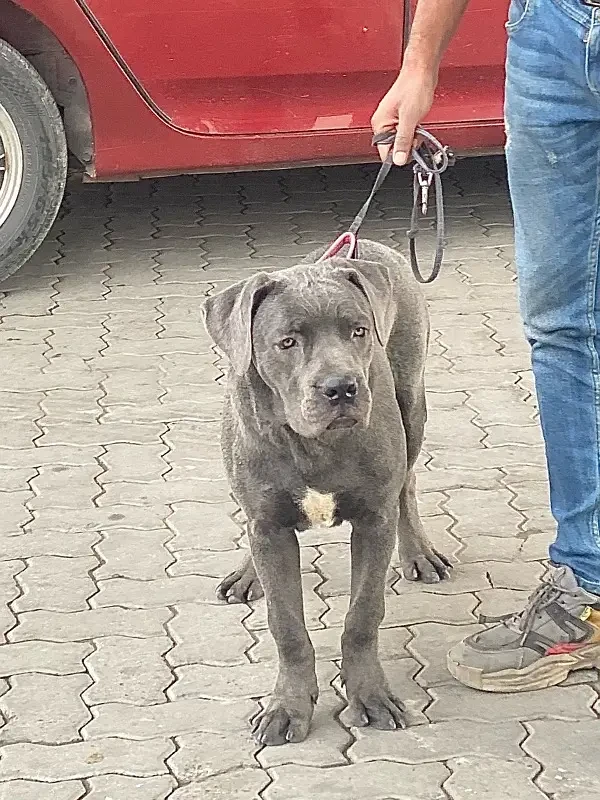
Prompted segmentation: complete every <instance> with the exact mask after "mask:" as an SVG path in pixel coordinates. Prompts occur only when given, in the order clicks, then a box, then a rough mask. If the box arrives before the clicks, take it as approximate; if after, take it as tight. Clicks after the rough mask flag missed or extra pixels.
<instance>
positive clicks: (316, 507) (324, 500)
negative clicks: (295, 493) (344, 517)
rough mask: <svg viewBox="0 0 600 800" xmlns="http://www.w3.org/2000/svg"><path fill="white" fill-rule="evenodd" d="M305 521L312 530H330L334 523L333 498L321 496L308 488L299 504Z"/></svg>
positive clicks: (329, 495) (326, 495)
mask: <svg viewBox="0 0 600 800" xmlns="http://www.w3.org/2000/svg"><path fill="white" fill-rule="evenodd" d="M300 505H301V507H302V511H303V513H304V516H305V517H306V519H307V520H308V521H309V522H310V524H311V525H312V526H313V527H314V528H332V527H333V524H334V521H335V508H336V504H335V496H334V495H333V494H321V492H316V491H315V490H314V489H311V488H310V487H309V488H308V489H307V490H306V492H305V493H304V497H303V498H302V501H301V503H300Z"/></svg>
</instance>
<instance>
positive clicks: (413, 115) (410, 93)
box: [371, 69, 437, 166]
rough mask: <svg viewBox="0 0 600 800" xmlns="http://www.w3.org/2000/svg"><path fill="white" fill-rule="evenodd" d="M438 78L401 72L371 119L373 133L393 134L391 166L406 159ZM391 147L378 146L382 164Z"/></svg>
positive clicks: (430, 75) (406, 71)
mask: <svg viewBox="0 0 600 800" xmlns="http://www.w3.org/2000/svg"><path fill="white" fill-rule="evenodd" d="M436 83H437V75H433V74H431V73H429V72H423V71H420V70H414V69H411V70H409V69H403V70H402V71H401V72H400V75H399V76H398V78H397V79H396V80H395V81H394V83H393V84H392V86H391V88H390V90H389V91H388V92H387V94H386V95H385V96H384V97H383V99H382V100H381V102H380V103H379V105H378V106H377V110H376V111H375V113H374V114H373V116H372V117H371V127H372V128H373V132H374V133H383V132H384V131H393V130H395V131H396V138H395V141H394V144H393V148H394V164H397V165H398V166H402V164H406V162H407V161H408V159H409V156H410V151H411V148H412V147H413V144H414V143H415V128H416V127H417V125H419V124H420V123H421V122H422V120H423V118H424V117H426V116H427V114H428V113H429V110H430V108H431V106H432V104H433V93H434V91H435V85H436ZM390 147H392V145H378V149H379V155H380V156H381V160H382V161H385V159H386V158H387V156H388V153H389V151H390Z"/></svg>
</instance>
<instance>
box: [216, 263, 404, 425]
mask: <svg viewBox="0 0 600 800" xmlns="http://www.w3.org/2000/svg"><path fill="white" fill-rule="evenodd" d="M204 319H205V324H206V328H207V330H208V333H209V334H210V336H211V337H212V339H213V341H214V342H215V344H216V345H217V346H218V347H219V348H220V349H221V350H222V351H223V352H224V353H225V355H226V356H227V357H228V358H229V361H230V362H231V365H232V367H233V369H234V370H235V372H236V373H237V374H238V375H244V374H245V373H246V372H247V371H248V370H249V369H251V368H254V369H256V372H257V373H258V375H259V376H260V378H261V379H262V381H264V383H265V384H266V385H267V386H268V387H269V389H270V390H271V392H272V393H273V395H274V397H275V402H274V404H273V405H274V407H275V408H277V409H280V415H281V416H282V417H283V419H282V421H283V422H286V423H287V424H288V425H289V426H290V428H292V430H294V431H296V433H298V434H299V435H301V436H306V437H310V438H315V437H318V436H321V435H323V434H324V433H325V432H327V431H334V430H347V429H351V428H354V427H355V426H357V427H362V428H364V427H366V426H367V425H368V424H369V418H370V413H371V391H370V389H369V369H370V365H371V361H372V358H373V353H374V349H375V348H376V347H385V345H386V344H387V340H388V338H389V335H390V332H391V328H392V325H393V322H394V308H393V303H392V291H391V278H390V274H389V271H388V269H387V267H385V266H383V265H380V264H377V263H374V262H368V261H359V260H348V259H333V260H331V261H327V262H324V263H323V264H316V265H309V266H300V267H293V268H291V269H287V270H281V271H280V272H276V273H273V274H271V275H268V274H266V273H262V272H261V273H258V274H255V275H253V276H252V277H251V278H248V279H247V280H245V281H242V282H240V283H236V284H234V285H233V286H230V287H229V288H228V289H225V290H224V291H222V292H220V293H219V294H217V295H215V296H214V297H210V298H208V300H207V301H206V303H205V306H204Z"/></svg>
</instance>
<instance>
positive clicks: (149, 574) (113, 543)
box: [94, 528, 173, 581]
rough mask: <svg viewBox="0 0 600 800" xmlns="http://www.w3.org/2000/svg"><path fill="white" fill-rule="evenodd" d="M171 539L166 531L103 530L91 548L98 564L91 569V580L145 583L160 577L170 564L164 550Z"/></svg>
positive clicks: (170, 535) (166, 552)
mask: <svg viewBox="0 0 600 800" xmlns="http://www.w3.org/2000/svg"><path fill="white" fill-rule="evenodd" d="M172 536H173V534H172V533H171V531H170V530H168V528H164V529H162V530H156V531H136V530H127V529H120V528H117V529H115V530H109V531H104V532H103V534H102V539H101V541H99V542H98V544H97V545H96V548H95V549H96V552H97V553H98V555H99V556H100V558H101V560H102V563H101V564H100V566H99V567H98V568H97V569H95V570H94V579H95V580H96V581H99V580H104V579H106V578H129V579H132V580H140V581H148V580H152V579H158V578H163V577H164V575H165V570H166V568H167V567H168V566H169V564H171V562H172V561H173V556H172V555H171V553H169V551H168V550H167V549H166V547H165V544H166V542H168V541H169V539H171V537H172Z"/></svg>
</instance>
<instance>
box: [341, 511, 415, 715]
mask: <svg viewBox="0 0 600 800" xmlns="http://www.w3.org/2000/svg"><path fill="white" fill-rule="evenodd" d="M397 523H398V508H397V506H396V505H395V506H393V507H392V508H390V509H388V510H387V511H383V512H380V513H377V514H376V513H369V514H365V515H364V516H361V517H360V518H358V519H356V520H352V540H351V555H352V579H351V589H350V608H349V609H348V614H347V616H346V622H345V626H344V633H343V635H342V681H343V683H344V684H345V686H346V695H347V698H348V709H347V711H346V712H345V713H344V716H345V718H346V721H347V722H348V723H349V724H350V725H357V726H365V725H371V726H372V727H374V728H378V729H380V730H394V729H395V728H400V727H404V716H403V707H402V704H401V702H400V701H399V700H398V699H397V698H396V697H394V695H393V694H392V693H391V691H390V689H389V687H388V684H387V680H386V677H385V674H384V672H383V668H382V666H381V663H380V661H379V655H378V652H377V651H378V632H379V626H380V624H381V622H382V620H383V616H384V614H385V599H384V594H385V580H386V575H387V571H388V567H389V564H390V559H391V556H392V551H393V549H394V544H395V541H396V526H397Z"/></svg>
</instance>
